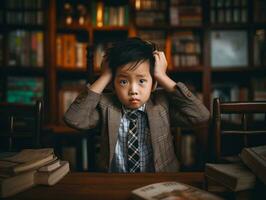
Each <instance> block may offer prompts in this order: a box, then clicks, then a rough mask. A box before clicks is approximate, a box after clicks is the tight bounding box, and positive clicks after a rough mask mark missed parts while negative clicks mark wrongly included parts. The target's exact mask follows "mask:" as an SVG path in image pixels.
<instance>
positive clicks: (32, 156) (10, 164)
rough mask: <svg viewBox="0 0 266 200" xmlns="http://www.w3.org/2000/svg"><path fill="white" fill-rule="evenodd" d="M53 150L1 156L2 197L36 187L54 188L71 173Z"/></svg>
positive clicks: (3, 154) (0, 192)
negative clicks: (47, 186)
mask: <svg viewBox="0 0 266 200" xmlns="http://www.w3.org/2000/svg"><path fill="white" fill-rule="evenodd" d="M69 170H70V168H69V162H68V161H63V160H60V159H58V158H57V157H56V155H55V154H54V151H53V149H52V148H43V149H23V150H22V151H20V152H19V153H15V154H14V153H10V152H9V153H2V154H1V155H0V197H1V198H3V197H9V196H12V195H15V194H17V193H19V192H21V191H24V190H27V189H29V188H31V187H33V186H35V185H49V186H52V185H54V184H56V183H57V182H58V181H60V180H61V179H62V178H63V177H64V176H65V175H66V174H67V173H68V172H69Z"/></svg>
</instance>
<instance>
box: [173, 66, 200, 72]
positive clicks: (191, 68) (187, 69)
mask: <svg viewBox="0 0 266 200" xmlns="http://www.w3.org/2000/svg"><path fill="white" fill-rule="evenodd" d="M203 70H204V69H203V66H189V67H174V69H170V70H169V72H170V73H178V72H203Z"/></svg>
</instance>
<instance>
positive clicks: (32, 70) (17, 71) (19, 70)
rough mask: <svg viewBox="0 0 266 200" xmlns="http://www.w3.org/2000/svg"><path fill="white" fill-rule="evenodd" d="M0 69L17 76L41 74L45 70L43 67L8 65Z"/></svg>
mask: <svg viewBox="0 0 266 200" xmlns="http://www.w3.org/2000/svg"><path fill="white" fill-rule="evenodd" d="M0 71H1V72H2V73H4V74H6V75H7V76H9V75H18V76H25V75H27V76H43V75H44V74H45V71H44V69H43V68H39V67H28V66H23V67H21V66H8V67H0Z"/></svg>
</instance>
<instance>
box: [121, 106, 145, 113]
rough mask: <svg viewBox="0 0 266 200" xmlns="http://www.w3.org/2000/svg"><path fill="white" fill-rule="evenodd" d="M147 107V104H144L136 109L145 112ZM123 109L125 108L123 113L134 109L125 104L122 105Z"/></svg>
mask: <svg viewBox="0 0 266 200" xmlns="http://www.w3.org/2000/svg"><path fill="white" fill-rule="evenodd" d="M145 108H146V104H143V105H142V106H141V107H139V108H138V109H136V111H141V112H145ZM122 110H123V114H126V113H128V112H132V111H133V110H132V109H128V108H126V107H125V106H124V105H122Z"/></svg>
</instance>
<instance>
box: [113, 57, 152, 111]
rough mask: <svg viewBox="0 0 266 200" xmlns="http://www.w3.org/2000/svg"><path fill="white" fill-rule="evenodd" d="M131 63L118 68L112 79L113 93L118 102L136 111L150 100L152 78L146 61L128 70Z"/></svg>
mask: <svg viewBox="0 0 266 200" xmlns="http://www.w3.org/2000/svg"><path fill="white" fill-rule="evenodd" d="M131 65H132V63H129V64H127V65H125V66H122V67H119V68H118V69H117V71H116V75H115V78H114V87H115V92H116V95H117V97H118V99H119V100H120V102H121V103H122V104H123V105H124V106H125V107H126V108H129V109H137V108H139V107H141V106H142V105H143V104H145V103H146V102H147V101H148V99H149V98H150V94H151V91H152V77H151V74H150V65H149V62H148V61H145V62H142V63H140V64H139V65H138V66H136V68H134V69H130V67H131Z"/></svg>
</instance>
